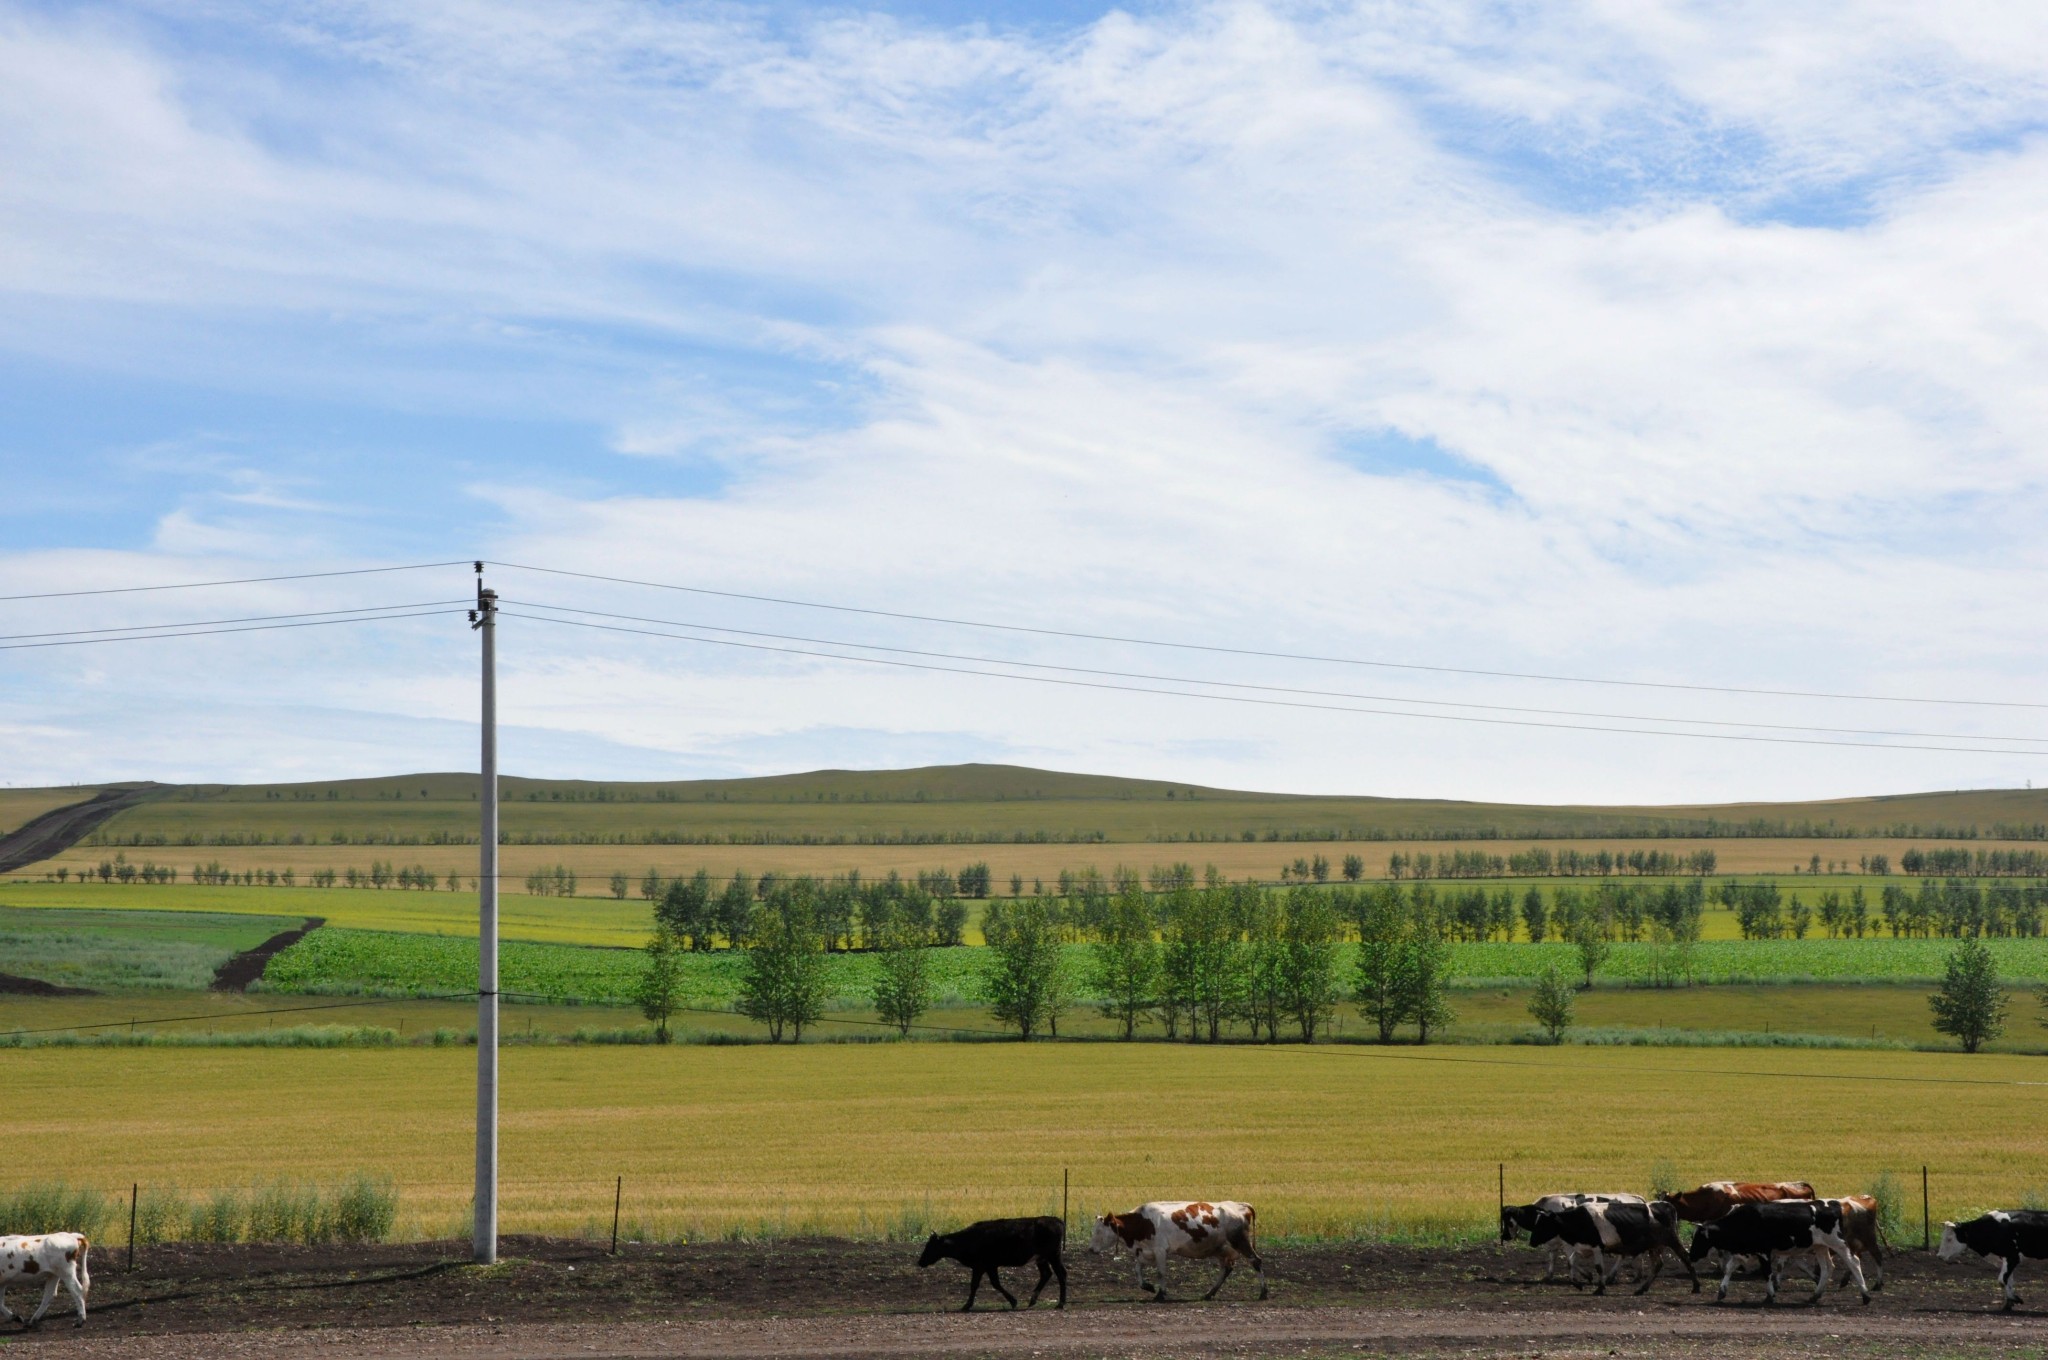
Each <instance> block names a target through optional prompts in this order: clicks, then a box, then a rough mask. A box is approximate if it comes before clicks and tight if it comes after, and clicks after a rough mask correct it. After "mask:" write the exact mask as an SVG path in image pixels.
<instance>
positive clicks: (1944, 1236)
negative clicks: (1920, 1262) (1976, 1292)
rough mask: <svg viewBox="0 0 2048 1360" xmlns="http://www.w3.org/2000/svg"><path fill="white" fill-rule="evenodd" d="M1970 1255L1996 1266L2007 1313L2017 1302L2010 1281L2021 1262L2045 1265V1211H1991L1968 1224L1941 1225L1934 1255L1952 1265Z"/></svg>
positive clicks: (2047, 1234)
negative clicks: (2037, 1262) (1965, 1254)
mask: <svg viewBox="0 0 2048 1360" xmlns="http://www.w3.org/2000/svg"><path fill="white" fill-rule="evenodd" d="M1966 1251H1967V1252H1973V1253H1975V1254H1976V1255H1978V1256H1981V1257H1983V1258H1984V1259H1985V1260H1987V1261H1991V1262H1994V1263H1996V1264H1997V1266H1998V1283H1999V1287H2000V1288H2002V1289H2004V1290H2005V1306H2006V1307H2007V1308H2008V1309H2009V1308H2011V1307H2012V1306H2013V1305H2014V1304H2016V1303H2018V1302H2019V1301H2020V1296H2019V1295H2018V1294H2015V1293H2013V1290H2012V1277H2013V1275H2014V1274H2015V1273H2016V1272H2018V1270H2019V1268H2020V1262H2021V1261H2048V1210H2041V1209H1993V1210H1992V1211H1991V1212H1990V1213H1988V1214H1985V1215H1984V1216H1982V1217H1981V1218H1973V1219H1971V1220H1970V1221H1969V1222H1968V1223H1944V1224H1942V1225H1941V1246H1939V1247H1938V1248H1936V1249H1935V1253H1934V1254H1935V1255H1936V1256H1939V1257H1940V1258H1941V1259H1942V1260H1944V1261H1953V1260H1956V1259H1957V1258H1958V1257H1960V1256H1961V1255H1962V1254H1963V1253H1964V1252H1966Z"/></svg>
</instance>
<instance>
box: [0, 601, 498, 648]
mask: <svg viewBox="0 0 2048 1360" xmlns="http://www.w3.org/2000/svg"><path fill="white" fill-rule="evenodd" d="M468 603H469V601H468V600H467V599H461V600H415V601H413V602H412V603H410V604H366V605H363V606H362V607H361V608H358V609H309V610H304V611H301V612H299V613H296V614H251V615H248V616H246V617H244V618H238V619H187V620H185V621H184V622H181V623H130V624H122V625H120V626H117V627H112V628H72V629H68V630H66V631H64V632H60V633H0V642H14V641H18V640H20V639H22V638H61V637H82V636H84V635H86V634H88V633H142V634H144V635H147V634H148V633H150V632H154V631H156V630H159V629H164V628H212V627H216V626H220V625H226V624H231V623H269V622H272V621H273V620H277V619H320V618H328V617H330V616H333V615H338V614H373V613H379V612H382V611H385V610H392V609H434V608H439V607H442V606H447V605H467V604H468Z"/></svg>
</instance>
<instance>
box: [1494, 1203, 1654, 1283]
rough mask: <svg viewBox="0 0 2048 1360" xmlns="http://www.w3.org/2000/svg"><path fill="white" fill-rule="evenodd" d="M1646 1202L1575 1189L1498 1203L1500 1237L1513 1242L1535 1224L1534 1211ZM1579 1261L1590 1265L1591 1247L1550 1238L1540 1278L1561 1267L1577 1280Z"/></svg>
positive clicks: (1552, 1275) (1553, 1274) (1552, 1274)
mask: <svg viewBox="0 0 2048 1360" xmlns="http://www.w3.org/2000/svg"><path fill="white" fill-rule="evenodd" d="M1648 1202H1649V1201H1647V1200H1645V1199H1644V1198H1643V1197H1642V1196H1641V1195H1627V1194H1612V1195H1604V1194H1599V1193H1588V1192H1574V1193H1571V1194H1558V1195H1540V1196H1538V1197H1537V1198H1536V1199H1534V1200H1531V1201H1530V1202H1529V1203H1527V1204H1504V1205H1502V1206H1501V1211H1500V1240H1501V1241H1503V1242H1512V1241H1514V1240H1515V1239H1516V1238H1517V1237H1519V1236H1520V1235H1521V1234H1523V1233H1526V1232H1533V1231H1534V1230H1535V1228H1536V1215H1538V1214H1545V1213H1548V1214H1556V1213H1563V1212H1564V1211H1565V1210H1566V1209H1578V1208H1583V1207H1586V1206H1588V1205H1594V1204H1599V1205H1607V1204H1647V1203H1648ZM1582 1262H1583V1263H1584V1265H1585V1266H1586V1268H1587V1269H1589V1270H1590V1269H1591V1267H1592V1262H1593V1253H1592V1249H1591V1248H1588V1247H1574V1246H1572V1245H1571V1244H1570V1243H1568V1242H1566V1241H1564V1240H1563V1239H1561V1238H1560V1239H1557V1240H1555V1241H1552V1242H1551V1243H1550V1262H1549V1265H1548V1266H1547V1267H1545V1269H1544V1271H1543V1278H1544V1280H1545V1282H1548V1281H1550V1280H1553V1279H1555V1278H1557V1273H1558V1271H1559V1270H1560V1269H1563V1270H1564V1271H1565V1272H1566V1275H1567V1278H1569V1279H1570V1280H1571V1281H1572V1282H1573V1283H1574V1284H1576V1283H1578V1279H1579V1268H1580V1265H1581V1263H1582ZM1616 1264H1617V1265H1619V1264H1620V1263H1619V1262H1618V1261H1617V1262H1616ZM1609 1283H1612V1281H1611V1280H1610V1281H1609Z"/></svg>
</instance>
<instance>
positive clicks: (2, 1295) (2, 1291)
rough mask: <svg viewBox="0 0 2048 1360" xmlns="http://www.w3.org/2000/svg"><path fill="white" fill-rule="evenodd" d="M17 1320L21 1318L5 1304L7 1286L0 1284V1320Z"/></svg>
mask: <svg viewBox="0 0 2048 1360" xmlns="http://www.w3.org/2000/svg"><path fill="white" fill-rule="evenodd" d="M19 1321H21V1319H20V1318H18V1317H16V1316H15V1315H14V1310H13V1309H12V1308H9V1307H8V1306H7V1286H6V1285H0V1322H19Z"/></svg>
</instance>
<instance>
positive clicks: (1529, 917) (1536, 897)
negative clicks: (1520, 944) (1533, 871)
mask: <svg viewBox="0 0 2048 1360" xmlns="http://www.w3.org/2000/svg"><path fill="white" fill-rule="evenodd" d="M1549 924H1550V922H1549V919H1548V913H1546V912H1545V911H1544V910H1543V889H1541V888H1531V889H1529V891H1528V892H1526V893H1523V894H1522V929H1523V930H1525V931H1527V932H1528V935H1529V943H1530V944H1542V943H1543V936H1544V935H1545V934H1546V933H1547V927H1548V926H1549Z"/></svg>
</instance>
